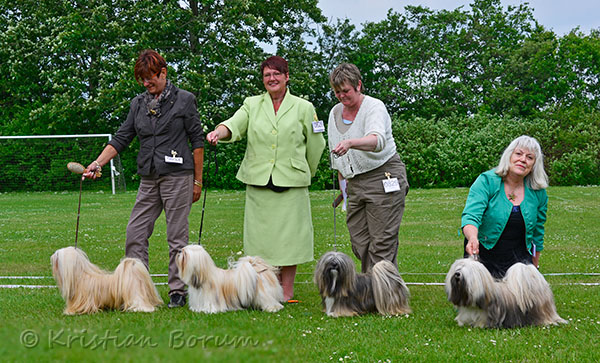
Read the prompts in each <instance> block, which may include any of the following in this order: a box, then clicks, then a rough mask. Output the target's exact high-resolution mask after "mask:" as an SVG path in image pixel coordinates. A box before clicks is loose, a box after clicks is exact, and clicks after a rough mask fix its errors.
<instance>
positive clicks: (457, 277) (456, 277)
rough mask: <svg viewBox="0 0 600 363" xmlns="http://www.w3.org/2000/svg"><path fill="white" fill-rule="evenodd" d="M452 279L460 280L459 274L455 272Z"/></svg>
mask: <svg viewBox="0 0 600 363" xmlns="http://www.w3.org/2000/svg"><path fill="white" fill-rule="evenodd" d="M454 278H455V279H460V272H458V271H457V272H455V273H454Z"/></svg>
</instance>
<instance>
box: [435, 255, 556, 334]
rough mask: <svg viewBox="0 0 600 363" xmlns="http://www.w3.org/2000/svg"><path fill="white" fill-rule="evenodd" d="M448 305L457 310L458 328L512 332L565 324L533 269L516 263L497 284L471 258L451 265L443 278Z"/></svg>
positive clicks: (550, 294) (540, 278) (479, 264)
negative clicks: (508, 330) (528, 326)
mask: <svg viewBox="0 0 600 363" xmlns="http://www.w3.org/2000/svg"><path fill="white" fill-rule="evenodd" d="M445 290H446V295H447V296H448V301H450V302H451V303H453V304H454V305H455V306H456V307H457V308H458V315H457V316H456V318H455V320H456V321H457V322H458V325H459V326H463V325H470V326H473V327H480V328H516V327H522V326H527V325H537V326H546V325H558V324H564V323H567V321H566V320H564V319H562V318H561V317H560V316H558V313H557V312H556V306H555V305H554V296H553V295H552V290H550V286H549V285H548V282H546V280H545V279H544V276H542V274H541V273H540V272H539V271H538V270H537V268H535V267H534V266H533V265H531V264H528V265H525V264H523V263H516V264H514V265H513V266H511V267H510V268H509V269H508V271H507V272H506V275H505V276H504V278H503V279H501V280H496V279H494V278H493V277H492V275H491V274H490V272H489V271H488V270H487V268H485V266H484V265H483V264H482V263H481V262H478V261H476V260H474V259H472V258H462V259H459V260H457V261H455V262H454V264H452V267H450V271H448V274H447V275H446V282H445Z"/></svg>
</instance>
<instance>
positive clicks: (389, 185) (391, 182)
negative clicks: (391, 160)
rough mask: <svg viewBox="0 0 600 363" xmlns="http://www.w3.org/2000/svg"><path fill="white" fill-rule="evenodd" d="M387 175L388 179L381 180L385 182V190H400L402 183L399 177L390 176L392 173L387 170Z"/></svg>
mask: <svg viewBox="0 0 600 363" xmlns="http://www.w3.org/2000/svg"><path fill="white" fill-rule="evenodd" d="M385 176H386V177H387V179H383V180H382V181H381V182H382V183H383V190H385V192H386V193H391V192H397V191H398V190H400V183H398V178H390V176H392V174H390V173H388V172H387V171H386V172H385Z"/></svg>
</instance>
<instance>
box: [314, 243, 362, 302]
mask: <svg viewBox="0 0 600 363" xmlns="http://www.w3.org/2000/svg"><path fill="white" fill-rule="evenodd" d="M314 282H315V283H316V284H317V287H318V288H319V293H320V294H321V296H323V297H326V296H330V297H339V296H348V294H349V293H350V292H351V291H353V290H354V286H355V283H356V267H355V265H354V262H353V261H352V259H351V258H350V257H348V255H346V254H344V253H341V252H327V253H326V254H324V255H323V256H322V257H321V258H320V259H319V262H318V263H317V267H316V268H315V274H314Z"/></svg>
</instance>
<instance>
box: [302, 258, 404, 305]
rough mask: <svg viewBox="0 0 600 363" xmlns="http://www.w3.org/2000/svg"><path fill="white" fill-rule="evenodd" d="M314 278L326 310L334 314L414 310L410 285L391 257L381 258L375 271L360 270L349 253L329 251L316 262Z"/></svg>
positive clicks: (375, 266)
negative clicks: (357, 270) (410, 301)
mask: <svg viewBox="0 0 600 363" xmlns="http://www.w3.org/2000/svg"><path fill="white" fill-rule="evenodd" d="M314 282H315V283H316V284H317V287H318V288H319V294H320V295H321V300H322V303H323V310H324V311H325V313H327V315H329V316H332V317H339V316H355V315H360V314H366V313H379V314H381V315H398V314H409V313H410V312H411V309H410V307H409V305H408V299H409V297H410V293H409V291H408V288H407V287H406V284H405V283H404V280H403V279H402V277H401V276H400V274H399V273H398V270H397V269H396V267H395V266H394V265H393V264H392V263H391V262H389V261H385V260H383V261H379V262H377V263H376V264H375V265H374V266H373V269H372V271H370V272H368V273H366V274H359V273H357V272H356V267H355V266H354V262H353V261H352V259H351V258H350V257H348V255H346V254H344V253H341V252H327V253H326V254H324V255H323V256H322V257H321V259H320V260H319V262H318V263H317V267H316V269H315V274H314Z"/></svg>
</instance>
